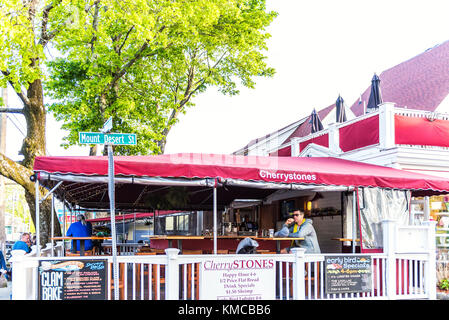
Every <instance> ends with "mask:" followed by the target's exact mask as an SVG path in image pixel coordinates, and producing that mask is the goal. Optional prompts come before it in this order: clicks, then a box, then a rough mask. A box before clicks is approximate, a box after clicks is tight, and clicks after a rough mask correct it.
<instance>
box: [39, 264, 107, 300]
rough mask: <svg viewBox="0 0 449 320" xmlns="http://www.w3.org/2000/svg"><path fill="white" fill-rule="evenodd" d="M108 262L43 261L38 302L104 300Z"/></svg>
mask: <svg viewBox="0 0 449 320" xmlns="http://www.w3.org/2000/svg"><path fill="white" fill-rule="evenodd" d="M106 280H107V260H81V259H79V260H42V261H40V263H39V300H106V299H107V296H106V283H107V281H106Z"/></svg>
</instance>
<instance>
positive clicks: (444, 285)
mask: <svg viewBox="0 0 449 320" xmlns="http://www.w3.org/2000/svg"><path fill="white" fill-rule="evenodd" d="M438 287H439V288H440V289H441V290H449V279H443V280H441V281H440V282H439V283H438Z"/></svg>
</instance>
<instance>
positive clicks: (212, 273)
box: [200, 256, 276, 300]
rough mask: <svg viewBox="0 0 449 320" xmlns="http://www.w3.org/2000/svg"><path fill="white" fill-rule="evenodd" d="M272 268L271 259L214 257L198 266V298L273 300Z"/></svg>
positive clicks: (274, 263) (273, 279) (273, 282)
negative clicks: (199, 285) (199, 273)
mask: <svg viewBox="0 0 449 320" xmlns="http://www.w3.org/2000/svg"><path fill="white" fill-rule="evenodd" d="M275 267H276V262H275V261H274V260H273V259H272V258H262V257H255V258H250V259H241V258H236V257H225V256H223V257H217V256H214V258H213V259H210V260H206V261H205V262H204V263H202V266H201V272H202V274H201V290H200V299H207V300H274V299H275V281H276V269H275Z"/></svg>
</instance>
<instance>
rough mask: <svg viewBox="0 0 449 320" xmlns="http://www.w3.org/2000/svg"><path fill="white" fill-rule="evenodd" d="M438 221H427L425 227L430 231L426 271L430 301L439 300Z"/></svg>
mask: <svg viewBox="0 0 449 320" xmlns="http://www.w3.org/2000/svg"><path fill="white" fill-rule="evenodd" d="M436 224H437V222H436V221H425V222H424V223H423V225H425V226H427V228H428V229H429V231H428V232H427V239H428V240H427V241H428V244H429V245H428V248H429V260H428V262H427V268H426V270H425V282H424V285H425V288H426V292H427V294H428V296H429V299H431V300H436V298H437V275H436V267H437V261H436V259H437V258H436V243H435V239H436V238H435V228H436Z"/></svg>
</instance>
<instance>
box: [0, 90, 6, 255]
mask: <svg viewBox="0 0 449 320" xmlns="http://www.w3.org/2000/svg"><path fill="white" fill-rule="evenodd" d="M1 93H2V98H3V103H4V105H5V107H7V106H8V88H7V87H6V88H2V89H1ZM0 152H1V153H3V154H5V153H6V113H0ZM5 211H6V188H5V178H4V177H3V176H0V244H1V249H2V250H5V244H6V232H5V217H6V214H5V213H6V212H5Z"/></svg>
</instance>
